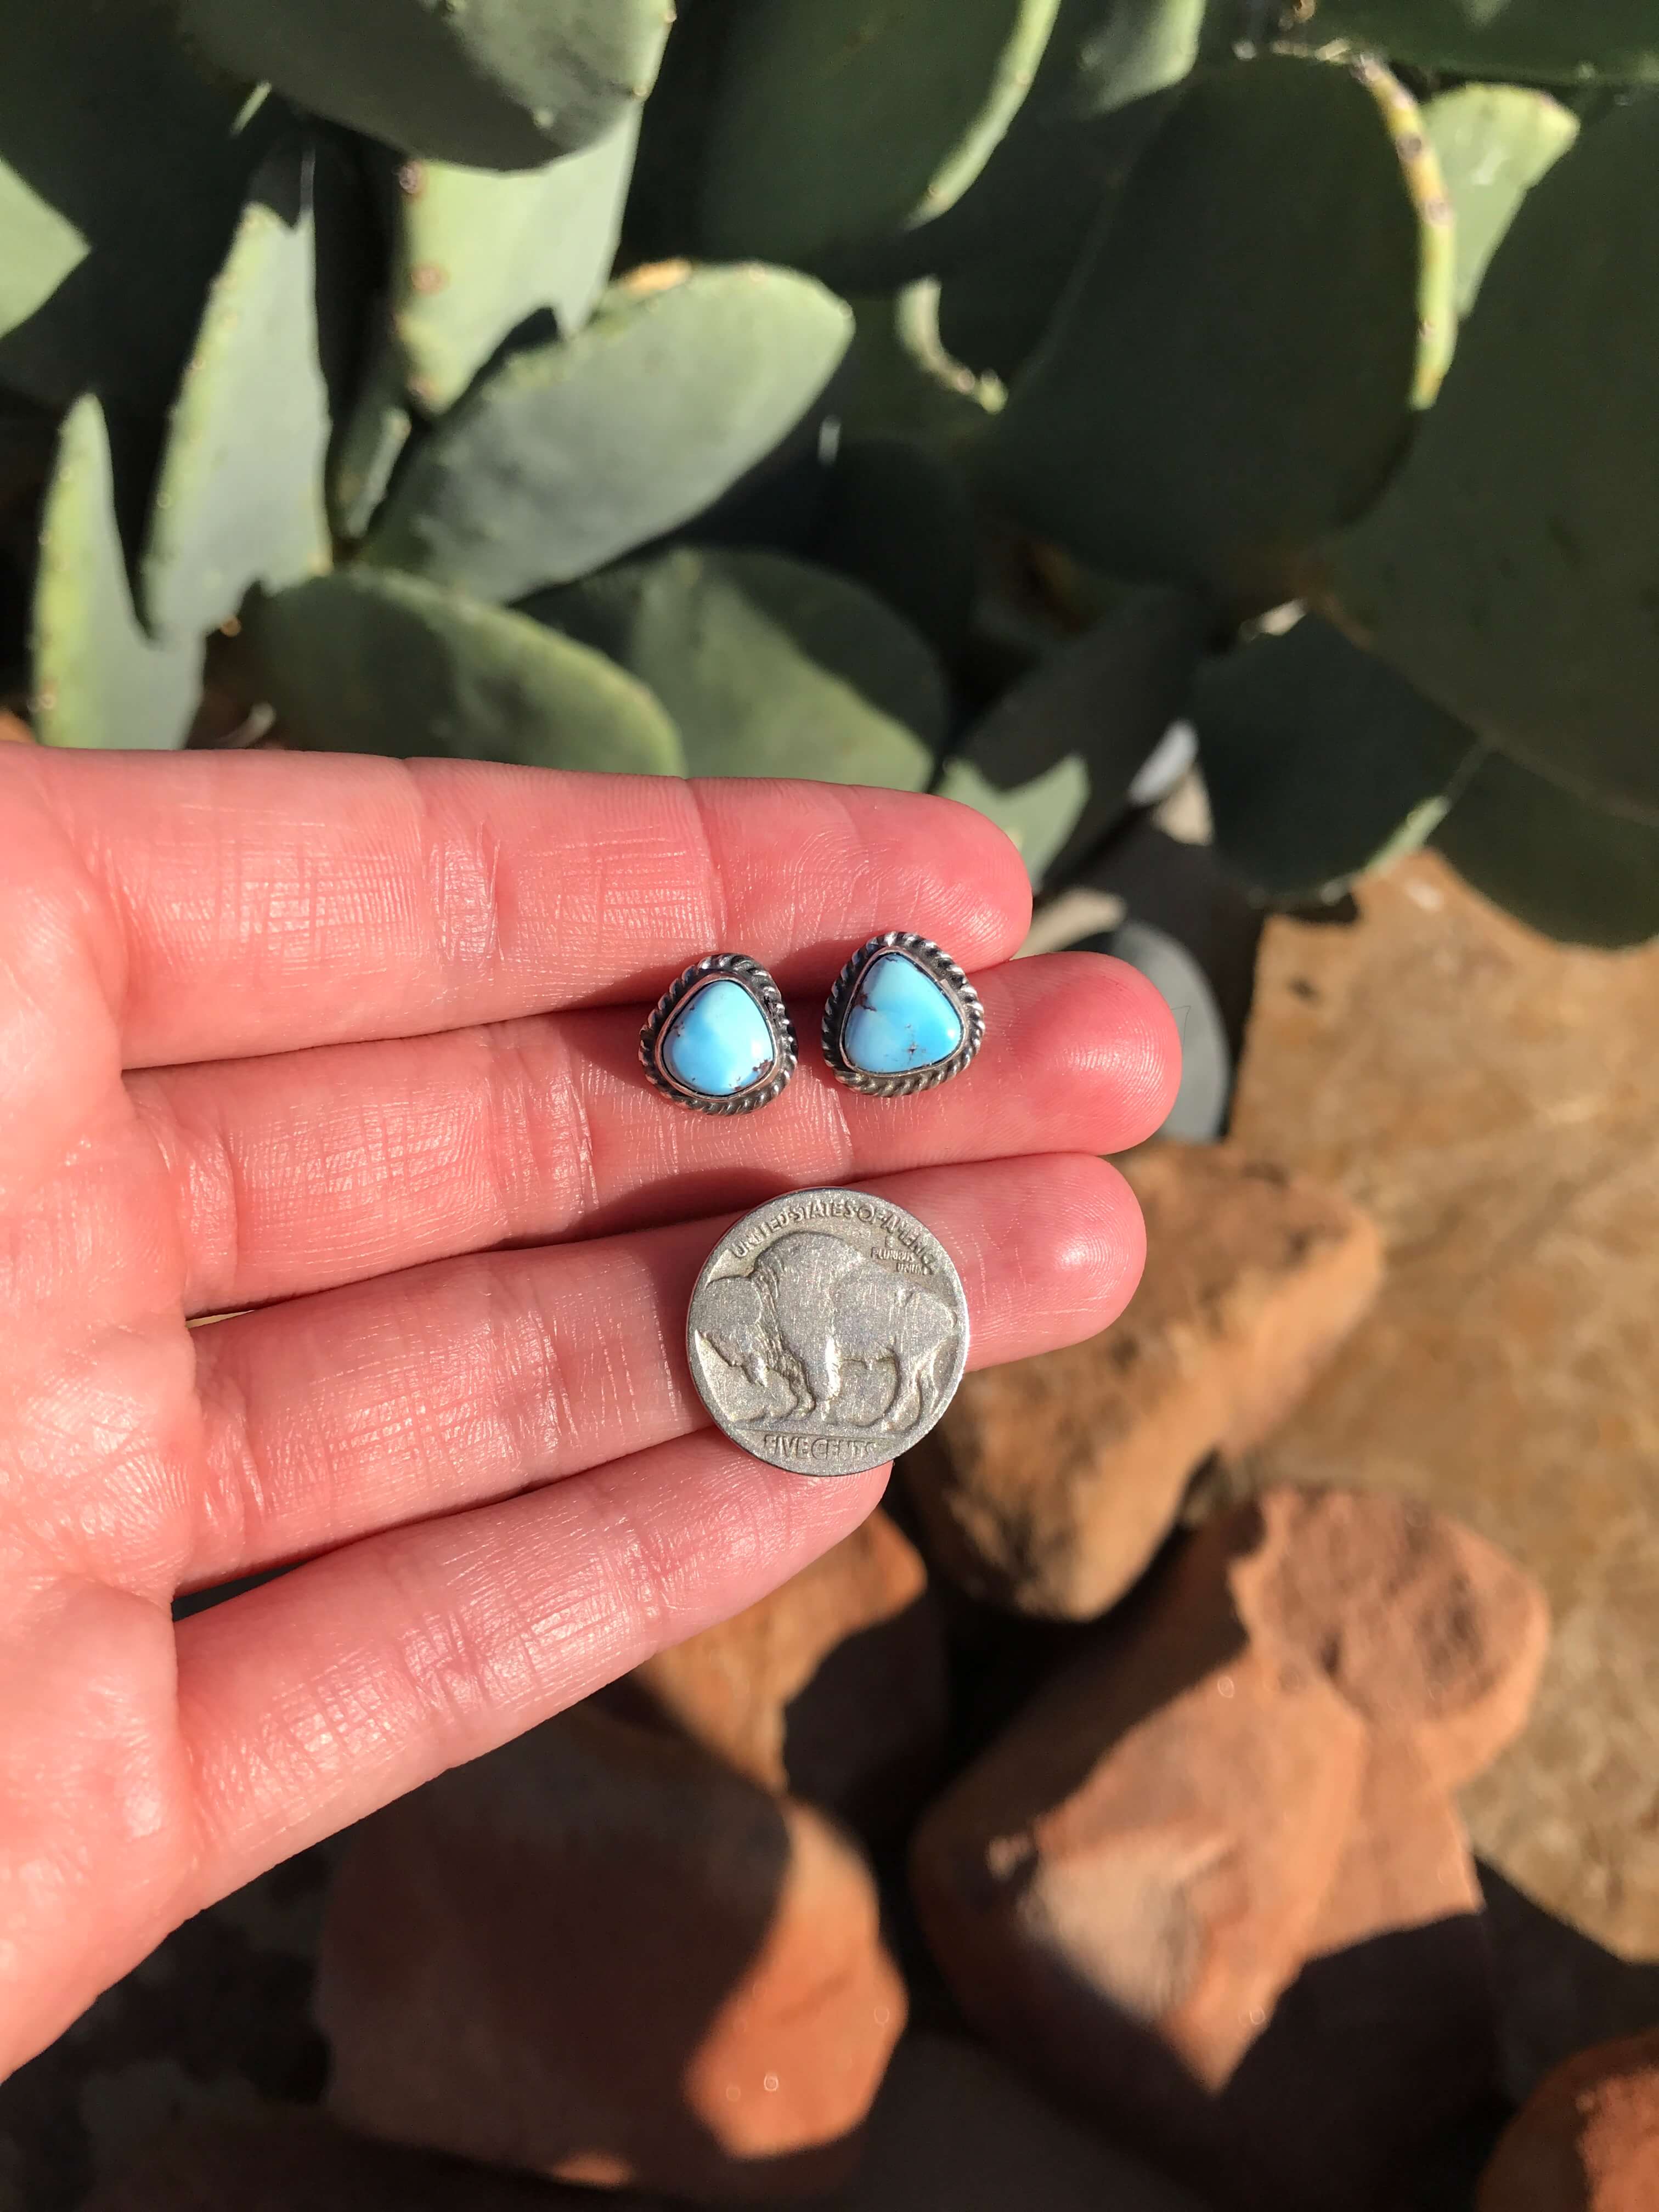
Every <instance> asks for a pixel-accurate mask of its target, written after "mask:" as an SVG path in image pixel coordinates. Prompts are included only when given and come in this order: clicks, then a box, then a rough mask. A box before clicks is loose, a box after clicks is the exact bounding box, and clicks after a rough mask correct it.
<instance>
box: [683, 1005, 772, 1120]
mask: <svg viewBox="0 0 1659 2212" xmlns="http://www.w3.org/2000/svg"><path fill="white" fill-rule="evenodd" d="M660 1054H661V1059H662V1064H663V1066H665V1068H666V1069H667V1070H668V1073H670V1074H671V1076H672V1077H673V1078H674V1079H675V1081H676V1082H677V1083H683V1084H684V1085H685V1087H686V1089H687V1090H688V1091H701V1092H702V1095H703V1097H705V1098H730V1097H732V1096H733V1095H734V1093H736V1092H737V1091H747V1090H748V1089H749V1088H750V1085H752V1084H756V1083H758V1082H760V1080H761V1079H762V1078H763V1076H764V1075H765V1074H766V1073H768V1071H769V1069H770V1067H771V1066H772V1064H773V1062H774V1061H775V1060H776V1058H777V1056H778V1048H777V1041H776V1039H775V1037H774V1036H773V1035H772V1031H771V1029H770V1027H769V1024H768V1022H767V1019H766V1017H765V1015H764V1014H763V1013H762V1012H761V1010H760V1008H759V1007H758V1006H757V1005H756V1003H755V1001H754V1000H753V999H751V998H750V995H749V994H748V992H747V991H745V990H744V987H743V986H742V984H741V983H733V982H732V981H731V980H730V979H729V978H728V977H726V976H724V975H722V976H718V977H717V978H716V979H715V981H714V982H712V983H705V984H704V985H703V987H702V989H701V990H700V991H696V992H694V993H693V994H692V995H691V997H690V998H689V999H688V1000H686V1002H685V1004H684V1006H682V1007H681V1008H680V1010H679V1012H678V1013H677V1014H676V1015H675V1017H674V1018H673V1020H672V1021H671V1022H670V1024H668V1030H667V1034H666V1035H665V1036H664V1038H663V1041H662V1045H661V1048H660Z"/></svg>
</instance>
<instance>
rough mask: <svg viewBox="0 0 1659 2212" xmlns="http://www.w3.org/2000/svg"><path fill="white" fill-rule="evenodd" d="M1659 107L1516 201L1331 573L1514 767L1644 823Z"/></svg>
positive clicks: (1402, 656)
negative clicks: (1394, 463) (1400, 458)
mask: <svg viewBox="0 0 1659 2212" xmlns="http://www.w3.org/2000/svg"><path fill="white" fill-rule="evenodd" d="M1656 176H1659V107H1656V106H1653V105H1652V104H1651V103H1650V102H1648V101H1645V100H1638V101H1635V102H1633V103H1632V104H1631V105H1630V106H1626V107H1621V108H1618V109H1616V110H1615V111H1614V112H1613V113H1612V114H1610V115H1609V116H1607V118H1606V119H1605V120H1604V121H1602V122H1600V123H1597V124H1595V125H1594V126H1593V127H1591V128H1590V129H1588V130H1586V131H1583V133H1582V134H1581V135H1580V137H1579V138H1578V140H1577V143H1576V145H1575V146H1574V147H1573V148H1572V149H1571V151H1570V152H1569V153H1566V154H1564V155H1562V156H1561V158H1560V159H1559V161H1557V162H1556V163H1555V164H1554V166H1553V167H1552V168H1551V169H1550V170H1549V172H1548V173H1547V175H1546V176H1545V177H1544V178H1543V179H1541V181H1540V182H1539V183H1538V184H1537V185H1534V187H1533V189H1532V191H1530V192H1529V193H1528V195H1527V197H1526V199H1525V201H1524V202H1523V203H1522V207H1521V210H1520V212H1519V213H1518V215H1517V216H1516V218H1515V221H1514V222H1513V223H1512V225H1511V226H1510V231H1509V234H1508V235H1507V236H1506V237H1505V238H1504V241H1503V243H1502V244H1501V245H1500V246H1499V247H1498V252H1496V254H1495V255H1494V256H1493V258H1492V264H1491V265H1490V267H1489V268H1488V269H1487V270H1486V276H1485V279H1484V281H1483V283H1482V285H1481V290H1480V301H1479V302H1478V304H1477V306H1476V307H1475V311H1474V314H1473V315H1472V316H1471V317H1470V319H1469V320H1468V324H1467V325H1465V327H1464V330H1463V332H1462V337H1461V338H1460V339H1459V342H1458V349H1457V355H1456V357H1455V360H1454V361H1453V362H1452V366H1451V373H1450V374H1449V376H1448V377H1447V380H1446V383H1445V387H1444V389H1443V392H1441V395H1440V398H1439V400H1438V401H1437V404H1436V405H1435V406H1434V407H1433V408H1432V409H1431V411H1430V412H1429V414H1428V415H1427V416H1425V418H1424V420H1423V423H1422V426H1421V428H1420V429H1419V433H1418V436H1417V440H1416V442H1415V444H1414V445H1413V449H1412V453H1411V455H1410V458H1409V459H1408V460H1407V463H1406V465H1405V467H1404V468H1403V469H1402V470H1401V472H1400V475H1399V476H1398V477H1397V478H1396V479H1395V483H1393V484H1392V485H1391V486H1390V488H1389V491H1388V493H1387V495H1385V496H1384V498H1383V501H1381V503H1380V504H1379V505H1378V507H1376V509H1375V510H1374V511H1373V512H1372V513H1370V514H1369V515H1367V516H1366V518H1365V519H1364V521H1363V522H1362V523H1360V524H1359V525H1358V526H1357V527H1356V528H1354V529H1353V530H1352V531H1350V532H1347V533H1346V535H1345V536H1344V537H1343V538H1340V539H1339V540H1338V541H1337V543H1336V544H1335V546H1334V550H1333V554H1332V560H1333V567H1334V580H1335V587H1336V595H1337V599H1338V601H1339V603H1340V608H1341V610H1342V613H1343V618H1344V622H1345V626H1346V627H1348V628H1350V629H1352V630H1353V631H1354V633H1355V634H1356V635H1358V636H1359V637H1361V638H1363V639H1364V640H1365V641H1367V642H1369V643H1370V644H1372V645H1374V647H1375V648H1376V651H1377V652H1379V653H1382V654H1383V655H1384V656H1385V657H1386V658H1387V659H1389V660H1391V661H1393V662H1394V663H1395V665H1396V666H1397V667H1399V668H1400V669H1401V670H1402V671H1404V672H1405V674H1406V675H1407V677H1409V678H1410V679H1411V680H1412V682H1413V684H1416V685H1417V687H1418V689H1419V690H1422V691H1425V692H1426V693H1427V694H1428V695H1429V696H1431V698H1434V699H1437V701H1438V702H1440V704H1441V705H1442V706H1443V707H1444V708H1447V709H1448V710H1449V712H1450V713H1453V714H1457V715H1459V716H1460V717H1461V718H1462V720H1464V721H1466V722H1468V724H1469V725H1470V726H1471V727H1473V728H1474V730H1475V731H1476V732H1478V733H1479V734H1480V736H1481V737H1483V738H1486V739H1487V741H1488V742H1489V743H1491V744H1495V745H1497V746H1498V748H1499V749H1500V750H1503V751H1504V752H1507V753H1509V754H1510V756H1511V757H1514V758H1515V759H1517V760H1520V761H1522V763H1526V764H1527V765H1529V766H1531V767H1534V768H1536V769H1539V770H1540V771H1541V773H1542V774H1544V775H1549V776H1552V777H1553V778H1554V779H1555V780H1556V781H1559V782H1562V783H1565V784H1567V785H1569V786H1570V787H1573V788H1575V789H1577V790H1578V791H1580V792H1582V793H1583V795H1584V796H1585V797H1586V798H1587V799H1589V800H1591V801H1592V802H1593V803H1596V804H1601V805H1612V806H1613V807H1614V808H1615V809H1616V810H1617V811H1621V812H1632V813H1636V814H1642V813H1646V814H1647V815H1648V816H1649V817H1650V818H1652V819H1655V820H1659V737H1656V734H1655V718H1654V701H1655V699H1656V698H1659V538H1656V532H1655V524H1654V513H1655V506H1654V487H1655V485H1656V483H1659V406H1656V404H1655V398H1654V362H1653V346H1652V343H1651V337H1650V331H1649V327H1648V319H1647V318H1646V316H1645V315H1644V313H1640V312H1638V307H1639V304H1640V303H1642V302H1645V301H1652V300H1655V299H1659V191H1655V189H1654V179H1655V178H1656Z"/></svg>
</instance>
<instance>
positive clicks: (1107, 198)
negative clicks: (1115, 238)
mask: <svg viewBox="0 0 1659 2212" xmlns="http://www.w3.org/2000/svg"><path fill="white" fill-rule="evenodd" d="M1067 82H1068V83H1069V82H1071V80H1070V79H1069V78H1068V79H1067ZM1178 97H1179V94H1177V93H1176V92H1174V91H1171V90H1169V89H1165V90H1164V91H1162V92H1158V93H1153V94H1148V95H1147V96H1146V98H1145V99H1142V100H1133V101H1132V102H1131V103H1130V104H1129V105H1128V106H1121V107H1118V106H1115V107H1112V108H1111V109H1109V111H1108V112H1106V113H1104V114H1103V115H1084V116H1077V115H1073V114H1071V113H1070V112H1067V111H1066V109H1065V108H1063V107H1060V106H1058V103H1057V100H1056V99H1055V98H1053V97H1051V98H1050V99H1049V100H1047V101H1045V102H1044V103H1043V112H1042V116H1041V117H1040V118H1038V117H1035V116H1034V117H1030V118H1029V119H1028V118H1027V116H1026V115H1025V114H1024V113H1022V114H1021V116H1020V117H1019V118H1018V122H1017V124H1016V125H1015V127H1014V129H1013V130H1012V131H1010V132H1009V134H1008V137H1007V138H1006V141H1005V142H1004V143H1003V144H1002V145H1001V146H1000V147H999V149H997V156H996V159H995V160H994V161H993V162H992V163H991V164H990V165H989V167H987V170H986V173H985V174H984V175H983V176H982V177H981V179H979V181H978V182H977V183H976V184H975V186H974V187H973V190H972V191H970V192H969V193H968V194H967V196H966V197H964V198H963V199H962V200H961V201H959V202H958V203H957V206H956V207H955V208H953V209H952V210H951V214H950V215H949V216H946V217H945V219H944V221H943V222H939V224H937V225H935V226H933V228H934V229H935V230H936V232H937V234H938V236H937V239H936V240H935V243H936V244H937V246H938V247H939V252H940V258H941V259H943V260H947V261H948V262H949V264H950V266H949V269H948V270H947V271H946V272H945V275H944V277H943V281H942V282H941V283H940V286H939V337H940V340H941V342H942V343H943V344H944V345H945V347H946V348H947V349H948V350H949V351H950V353H951V355H952V356H954V357H955V358H956V359H957V360H958V361H960V362H963V364H964V366H966V367H967V368H969V369H971V370H974V371H975V372H977V373H979V374H988V375H992V376H995V377H998V378H1000V380H1001V381H1002V382H1003V383H1004V384H1012V382H1013V380H1014V378H1015V377H1016V376H1017V375H1018V373H1019V371H1020V370H1021V369H1022V368H1024V365H1025V363H1026V362H1028V361H1029V360H1030V357H1031V356H1032V355H1033V354H1034V353H1035V352H1036V349H1037V347H1038V346H1039V345H1040V344H1041V343H1042V338H1043V337H1044V334H1045V333H1046V331H1048V325H1049V324H1050V322H1051V321H1052V320H1053V319H1054V312H1055V310H1056V308H1057V307H1059V305H1060V300H1061V298H1062V297H1063V296H1064V295H1065V291H1066V286H1067V285H1068V284H1069V283H1070V282H1071V280H1072V275H1073V270H1075V269H1076V267H1077V264H1078V263H1079V260H1080V259H1081V258H1082V255H1083V251H1084V248H1085V246H1086V245H1087V243H1088V241H1089V238H1090V235H1091V233H1092V232H1093V231H1095V230H1096V229H1097V228H1098V226H1099V225H1100V224H1101V223H1102V222H1103V220H1104V218H1105V214H1106V210H1108V208H1109V207H1110V206H1111V205H1112V204H1113V203H1114V202H1115V200H1116V199H1117V198H1118V197H1119V195H1120V194H1121V192H1122V191H1123V188H1124V186H1125V185H1126V184H1127V182H1128V179H1129V177H1130V174H1131V173H1132V172H1133V168H1134V165H1135V163H1136V162H1137V161H1139V158H1140V156H1141V155H1142V153H1143V152H1144V151H1145V150H1146V147H1147V146H1148V145H1150V144H1151V143H1152V139H1153V137H1155V136H1156V134H1157V132H1158V130H1159V129H1160V128H1161V126H1162V125H1163V124H1164V122H1165V120H1166V119H1167V118H1168V117H1169V115H1170V111H1171V110H1172V108H1173V107H1174V106H1175V103H1176V100H1177V98H1178ZM1037 100H1038V94H1037V93H1036V92H1033V94H1032V95H1031V100H1030V102H1029V103H1028V105H1029V106H1036V104H1037ZM918 242H919V243H920V240H919V241H918Z"/></svg>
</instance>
